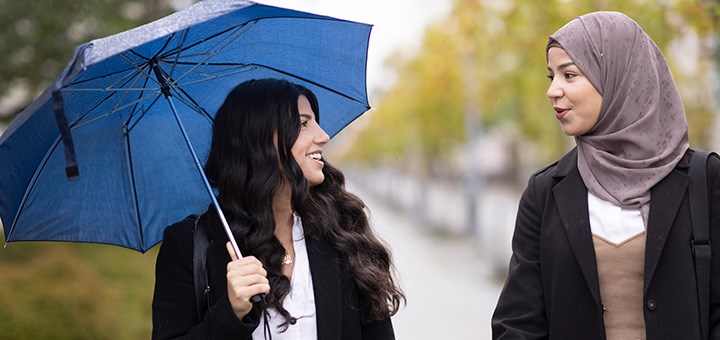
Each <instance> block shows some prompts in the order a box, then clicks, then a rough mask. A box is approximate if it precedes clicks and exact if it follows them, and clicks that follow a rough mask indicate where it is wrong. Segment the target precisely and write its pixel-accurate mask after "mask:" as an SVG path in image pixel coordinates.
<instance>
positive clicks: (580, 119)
mask: <svg viewBox="0 0 720 340" xmlns="http://www.w3.org/2000/svg"><path fill="white" fill-rule="evenodd" d="M548 71H549V74H548V78H550V80H551V82H550V87H549V88H548V90H547V96H548V98H550V102H551V103H552V105H553V108H554V109H555V118H557V120H558V121H560V127H561V128H562V130H563V132H564V133H565V134H566V135H568V136H581V135H584V134H586V133H588V132H589V131H590V130H591V129H592V128H593V127H594V126H595V123H597V121H598V119H599V118H600V107H601V106H602V95H600V92H598V90H597V89H595V87H594V86H593V85H592V83H590V81H589V80H588V79H587V78H586V77H585V75H583V73H582V72H580V69H579V68H578V67H577V66H576V65H575V63H574V62H573V61H572V59H570V57H569V56H568V54H567V53H566V52H565V50H563V49H562V48H560V47H550V49H549V50H548Z"/></svg>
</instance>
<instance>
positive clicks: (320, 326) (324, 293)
mask: <svg viewBox="0 0 720 340" xmlns="http://www.w3.org/2000/svg"><path fill="white" fill-rule="evenodd" d="M305 244H306V246H307V252H308V260H309V262H310V275H311V276H312V281H313V290H314V292H315V311H316V313H317V315H316V316H317V320H316V322H317V334H318V339H319V340H321V339H334V338H336V337H337V336H338V334H341V332H342V322H341V320H342V313H343V309H342V297H341V296H340V291H341V289H342V286H341V282H340V280H341V278H342V275H341V272H340V261H339V259H338V255H337V252H335V250H333V249H332V248H331V247H330V246H329V245H328V244H327V243H325V242H323V241H322V240H320V239H318V238H316V237H313V236H312V235H306V236H305Z"/></svg>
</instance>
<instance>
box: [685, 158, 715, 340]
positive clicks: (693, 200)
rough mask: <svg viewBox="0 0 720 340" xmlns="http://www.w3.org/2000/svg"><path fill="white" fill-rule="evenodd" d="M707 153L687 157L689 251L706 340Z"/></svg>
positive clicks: (707, 279)
mask: <svg viewBox="0 0 720 340" xmlns="http://www.w3.org/2000/svg"><path fill="white" fill-rule="evenodd" d="M710 154H711V153H710V152H701V151H695V153H693V155H692V158H691V159H690V170H689V175H690V196H689V199H690V217H691V220H692V228H693V240H692V253H693V257H694V258H695V279H696V283H697V291H698V305H699V306H700V327H701V328H700V331H701V333H702V338H703V339H708V334H709V328H708V325H709V317H710V309H709V303H710V259H711V255H712V252H711V244H710V201H709V199H708V184H707V159H708V156H710Z"/></svg>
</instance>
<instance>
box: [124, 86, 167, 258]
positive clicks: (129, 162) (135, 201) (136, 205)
mask: <svg viewBox="0 0 720 340" xmlns="http://www.w3.org/2000/svg"><path fill="white" fill-rule="evenodd" d="M158 98H159V96H158ZM123 128H124V131H123V134H124V136H125V146H126V148H127V149H126V152H127V157H126V159H125V161H126V166H127V168H128V175H129V176H130V185H131V186H132V193H133V207H134V208H135V221H136V223H137V228H138V238H139V241H140V249H145V240H144V239H143V234H142V218H141V216H140V202H139V201H138V194H137V185H136V184H135V170H134V168H133V166H132V164H133V160H132V150H131V146H130V129H128V126H127V122H126V123H125V124H124V125H123Z"/></svg>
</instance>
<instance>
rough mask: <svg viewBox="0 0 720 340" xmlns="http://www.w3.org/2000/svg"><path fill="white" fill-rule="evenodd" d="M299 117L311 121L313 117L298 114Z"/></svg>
mask: <svg viewBox="0 0 720 340" xmlns="http://www.w3.org/2000/svg"><path fill="white" fill-rule="evenodd" d="M300 117H301V118H305V119H308V120H312V119H313V116H311V115H309V114H307V113H301V114H300Z"/></svg>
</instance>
